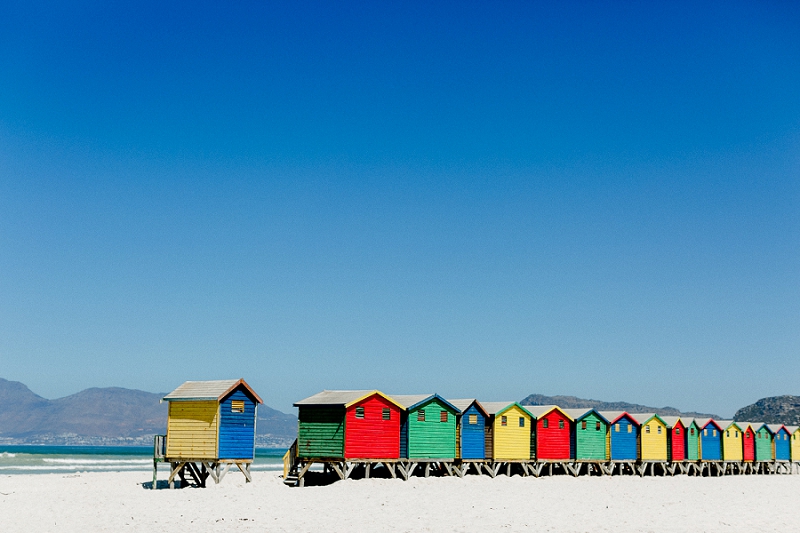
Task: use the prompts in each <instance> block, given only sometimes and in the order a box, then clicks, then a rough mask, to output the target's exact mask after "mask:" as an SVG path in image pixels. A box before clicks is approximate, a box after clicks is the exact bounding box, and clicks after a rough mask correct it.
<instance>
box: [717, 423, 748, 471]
mask: <svg viewBox="0 0 800 533" xmlns="http://www.w3.org/2000/svg"><path fill="white" fill-rule="evenodd" d="M717 422H718V423H719V427H721V428H722V460H723V461H732V462H741V461H743V460H744V448H743V445H742V428H741V426H739V424H738V423H736V422H734V421H732V420H725V421H722V420H718V421H717Z"/></svg>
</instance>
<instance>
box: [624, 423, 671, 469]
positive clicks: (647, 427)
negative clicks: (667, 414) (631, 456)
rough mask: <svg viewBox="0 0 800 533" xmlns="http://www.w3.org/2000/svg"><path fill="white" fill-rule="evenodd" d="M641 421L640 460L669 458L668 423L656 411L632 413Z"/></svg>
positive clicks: (663, 459) (664, 459)
mask: <svg viewBox="0 0 800 533" xmlns="http://www.w3.org/2000/svg"><path fill="white" fill-rule="evenodd" d="M631 416H632V417H633V418H634V419H635V420H636V421H637V422H638V423H639V460H640V461H666V460H667V423H666V422H664V419H663V418H661V417H660V416H658V415H657V414H656V413H642V414H637V413H631Z"/></svg>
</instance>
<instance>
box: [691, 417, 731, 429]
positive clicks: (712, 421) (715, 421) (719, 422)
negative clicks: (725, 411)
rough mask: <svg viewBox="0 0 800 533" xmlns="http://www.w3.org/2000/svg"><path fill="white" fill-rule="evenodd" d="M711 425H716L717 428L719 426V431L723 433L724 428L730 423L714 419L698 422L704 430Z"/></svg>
mask: <svg viewBox="0 0 800 533" xmlns="http://www.w3.org/2000/svg"><path fill="white" fill-rule="evenodd" d="M709 424H714V425H715V426H717V429H718V430H720V431H722V428H724V427H725V426H727V424H728V423H727V422H726V421H725V420H714V419H713V418H707V419H705V420H701V421H700V422H698V424H697V425H698V426H700V427H701V428H704V427H706V426H707V425H709Z"/></svg>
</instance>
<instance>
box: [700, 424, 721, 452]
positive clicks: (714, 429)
mask: <svg viewBox="0 0 800 533" xmlns="http://www.w3.org/2000/svg"><path fill="white" fill-rule="evenodd" d="M700 452H701V456H700V457H701V459H702V460H703V461H721V460H722V428H721V427H720V425H719V424H718V423H717V422H716V421H714V420H713V419H709V420H708V421H707V422H705V423H704V424H703V426H702V427H701V428H700Z"/></svg>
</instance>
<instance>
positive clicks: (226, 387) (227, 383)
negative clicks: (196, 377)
mask: <svg viewBox="0 0 800 533" xmlns="http://www.w3.org/2000/svg"><path fill="white" fill-rule="evenodd" d="M239 385H243V386H244V387H245V388H246V389H247V390H248V391H249V392H250V393H251V394H252V395H253V396H254V398H255V399H256V401H258V403H264V402H263V401H262V400H261V398H260V397H259V396H258V394H256V393H255V391H254V390H253V389H251V388H250V386H249V385H248V384H247V383H245V381H244V380H243V379H220V380H216V381H186V382H184V383H183V384H182V385H181V386H180V387H178V388H177V389H175V390H174V391H172V392H170V393H169V394H167V395H166V396H164V398H162V400H166V401H168V402H181V401H183V402H188V401H210V400H217V401H219V400H222V398H223V397H225V396H226V395H227V394H228V393H229V392H231V391H232V390H233V389H235V388H236V387H238V386H239Z"/></svg>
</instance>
